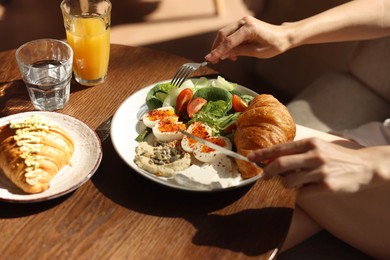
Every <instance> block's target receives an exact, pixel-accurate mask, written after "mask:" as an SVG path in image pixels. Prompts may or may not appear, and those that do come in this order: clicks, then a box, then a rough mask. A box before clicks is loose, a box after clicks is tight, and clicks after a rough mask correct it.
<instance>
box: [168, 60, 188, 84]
mask: <svg viewBox="0 0 390 260" xmlns="http://www.w3.org/2000/svg"><path fill="white" fill-rule="evenodd" d="M186 68H187V66H186V65H185V64H184V65H183V66H181V67H180V69H179V70H178V71H176V73H175V75H174V76H173V78H172V81H171V84H172V85H176V83H177V81H178V80H179V79H180V77H181V74H182V73H183V70H185V69H186Z"/></svg>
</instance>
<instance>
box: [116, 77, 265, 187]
mask: <svg viewBox="0 0 390 260" xmlns="http://www.w3.org/2000/svg"><path fill="white" fill-rule="evenodd" d="M191 79H196V78H191ZM209 80H215V78H212V79H209ZM170 81H171V79H168V80H162V81H158V82H155V83H152V84H150V85H147V86H145V87H143V88H141V89H138V90H137V91H135V92H133V93H132V94H131V95H130V96H128V97H127V98H126V99H125V100H124V101H123V102H122V103H121V104H120V105H119V107H118V109H117V110H116V111H115V113H114V116H113V118H112V121H111V128H110V136H111V141H112V144H113V146H114V149H115V151H116V152H117V154H118V155H119V157H120V158H121V159H122V160H123V161H124V162H125V163H126V164H127V165H128V166H129V167H130V168H131V169H133V170H134V171H135V172H137V174H139V175H141V176H143V177H145V178H147V179H149V180H151V181H153V182H155V183H158V184H161V185H163V186H166V187H169V188H173V189H177V190H183V191H190V192H199V193H209V192H221V191H228V190H232V189H237V188H239V187H243V186H247V185H249V184H252V183H254V182H256V181H257V180H258V179H260V178H261V174H258V175H256V176H254V177H252V178H249V179H244V180H242V181H240V183H239V184H237V185H233V186H228V187H222V188H210V189H198V188H195V187H189V186H184V185H179V184H176V183H171V182H168V181H167V179H166V178H164V177H159V176H156V175H154V174H152V173H150V172H148V171H146V170H144V169H141V168H139V167H138V166H137V165H135V164H134V163H131V162H130V160H129V158H126V157H125V155H124V154H123V153H122V151H121V149H120V145H119V142H120V140H118V137H117V136H116V132H118V131H117V128H118V127H119V125H120V122H119V119H120V118H121V117H120V115H121V113H123V111H124V110H125V108H126V106H128V105H129V104H128V103H129V102H130V101H131V100H132V99H134V98H135V97H137V96H139V95H141V94H143V92H145V96H144V97H143V98H144V100H145V97H146V94H147V92H148V91H149V90H150V89H151V88H152V87H153V86H155V85H157V84H162V83H167V82H170ZM234 84H237V85H236V86H237V87H239V88H240V89H241V91H244V92H246V93H249V94H251V95H253V96H256V95H258V93H256V92H255V91H253V90H251V89H249V88H246V87H244V86H242V85H240V84H238V83H234ZM142 105H145V102H143V103H142ZM142 105H141V106H142ZM133 127H136V125H133ZM133 159H134V158H132V160H133Z"/></svg>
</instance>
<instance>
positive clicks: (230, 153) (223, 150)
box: [179, 129, 265, 168]
mask: <svg viewBox="0 0 390 260" xmlns="http://www.w3.org/2000/svg"><path fill="white" fill-rule="evenodd" d="M179 131H180V133H182V134H183V135H186V136H188V137H190V138H192V139H194V140H195V141H197V142H199V143H201V144H204V145H206V146H208V147H210V148H212V149H214V150H216V151H218V152H221V153H223V154H225V155H227V156H229V157H232V158H235V159H238V160H242V161H246V162H249V163H253V164H256V165H257V166H259V167H261V168H264V167H265V164H263V163H260V162H252V161H249V159H248V158H246V157H245V156H243V155H241V154H239V153H236V152H233V151H231V150H229V149H226V148H224V147H222V146H219V145H217V144H214V143H212V142H209V141H207V140H205V139H203V138H200V137H198V136H196V135H193V134H190V133H188V132H187V131H184V130H181V129H179Z"/></svg>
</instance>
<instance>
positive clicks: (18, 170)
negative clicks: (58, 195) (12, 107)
mask: <svg viewBox="0 0 390 260" xmlns="http://www.w3.org/2000/svg"><path fill="white" fill-rule="evenodd" d="M73 152H74V144H73V141H72V139H71V137H70V136H69V135H68V134H67V133H66V132H65V131H64V130H63V129H61V128H60V127H59V126H56V125H54V124H53V123H52V122H50V121H48V120H45V119H43V118H42V117H40V116H36V115H33V116H30V117H25V118H21V119H16V120H11V122H10V123H9V124H7V125H4V126H2V127H1V128H0V169H1V171H2V172H3V173H4V174H5V175H6V176H7V177H8V179H10V180H11V182H12V183H14V184H15V185H16V186H17V187H19V188H20V189H22V190H23V191H24V192H26V193H38V192H43V191H45V190H47V189H48V188H49V186H50V181H51V180H52V179H53V177H54V176H55V175H56V174H57V173H58V172H59V171H60V170H61V168H62V167H64V166H65V165H67V164H70V159H71V157H72V155H73Z"/></svg>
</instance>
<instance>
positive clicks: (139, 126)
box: [111, 81, 260, 192]
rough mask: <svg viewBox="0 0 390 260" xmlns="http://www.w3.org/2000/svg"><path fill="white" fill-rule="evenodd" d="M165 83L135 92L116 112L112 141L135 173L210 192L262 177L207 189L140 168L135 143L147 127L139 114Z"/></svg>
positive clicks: (167, 184)
mask: <svg viewBox="0 0 390 260" xmlns="http://www.w3.org/2000/svg"><path fill="white" fill-rule="evenodd" d="M164 82H168V81H162V82H157V83H155V84H153V85H150V86H147V87H145V88H143V89H141V90H139V91H137V92H135V93H134V94H133V95H131V96H130V97H129V98H127V99H126V100H125V101H124V102H123V103H122V104H121V105H120V107H119V108H118V110H117V111H116V113H115V115H114V117H113V119H112V123H111V140H112V143H113V145H114V147H115V149H116V151H117V152H118V154H119V156H120V157H121V158H122V159H123V160H124V161H125V162H126V163H127V164H128V165H129V166H130V167H131V168H133V169H134V170H135V171H137V172H138V173H139V174H141V175H143V176H144V177H146V178H148V179H150V180H152V181H154V182H157V183H160V184H162V185H165V186H168V187H171V188H176V189H181V190H187V191H200V192H210V191H218V190H226V189H231V188H237V187H241V186H244V185H248V184H250V183H253V182H254V181H256V180H257V179H258V178H259V177H260V175H258V176H255V177H253V178H251V179H246V180H240V181H239V183H238V184H235V185H233V186H229V187H225V188H221V187H218V188H210V187H205V186H203V185H199V186H196V185H181V184H178V183H176V182H174V181H172V179H170V178H164V177H158V176H156V175H154V174H152V173H149V172H147V171H145V170H143V169H141V168H139V167H138V166H137V165H136V164H135V163H134V158H135V148H136V147H137V146H138V142H137V141H135V138H136V137H137V136H138V134H139V133H140V132H141V131H142V130H143V129H144V127H145V126H144V125H143V123H140V122H139V121H138V119H137V118H138V117H137V113H139V111H142V110H145V107H146V104H145V99H146V94H147V93H148V91H149V90H150V89H151V88H152V87H153V86H155V85H156V84H160V83H164ZM236 89H237V90H238V91H239V92H240V93H243V94H247V95H252V96H255V95H257V93H256V92H254V91H252V90H250V89H248V88H245V87H242V86H237V88H236Z"/></svg>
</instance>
